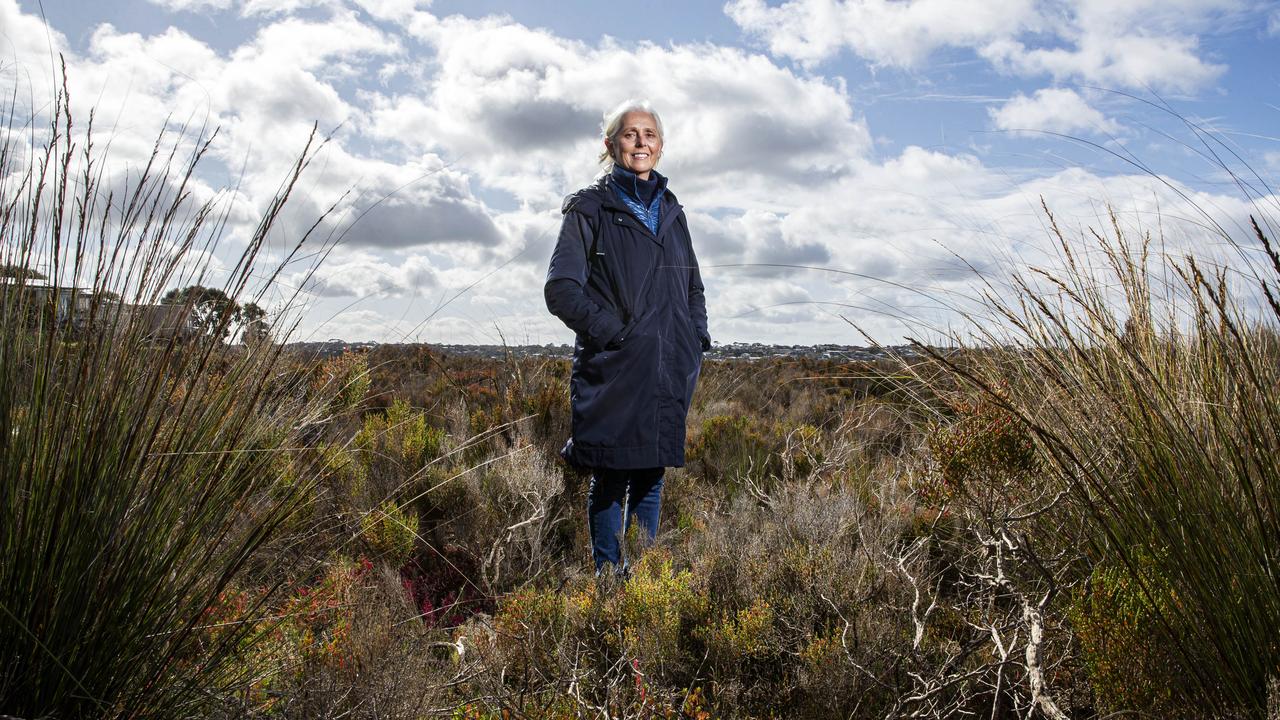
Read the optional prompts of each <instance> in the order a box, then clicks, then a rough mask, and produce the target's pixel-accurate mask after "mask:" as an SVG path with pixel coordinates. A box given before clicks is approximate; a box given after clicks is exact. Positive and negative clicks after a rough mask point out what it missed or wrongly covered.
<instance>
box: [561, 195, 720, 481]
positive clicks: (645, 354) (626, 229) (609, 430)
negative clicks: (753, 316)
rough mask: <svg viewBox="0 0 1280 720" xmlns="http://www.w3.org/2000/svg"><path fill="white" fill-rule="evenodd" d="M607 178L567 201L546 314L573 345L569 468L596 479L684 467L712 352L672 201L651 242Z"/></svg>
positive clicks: (685, 237) (684, 232)
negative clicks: (597, 473) (688, 427)
mask: <svg viewBox="0 0 1280 720" xmlns="http://www.w3.org/2000/svg"><path fill="white" fill-rule="evenodd" d="M611 182H612V178H611V177H610V176H608V175H606V176H604V177H603V178H601V179H600V181H599V182H598V183H596V184H595V185H592V186H591V187H588V188H585V189H583V190H580V191H578V192H577V193H574V194H573V195H570V196H569V197H568V198H566V199H565V201H564V206H563V208H562V211H563V213H564V223H563V225H561V228H560V237H559V239H558V240H557V242H556V248H555V251H554V252H553V253H552V255H551V267H550V270H549V271H548V273H547V284H546V288H545V295H546V300H547V308H548V309H549V310H550V311H551V312H552V313H553V314H555V315H556V316H557V317H559V318H560V319H561V320H563V321H564V323H565V324H566V325H568V326H569V327H570V328H571V329H573V331H574V332H576V333H577V342H576V344H575V347H574V353H573V376H572V379H571V380H570V387H569V393H570V403H571V405H572V408H573V437H572V438H571V439H570V440H569V442H568V444H566V446H565V450H564V453H563V454H564V456H565V458H566V459H567V460H568V461H569V462H571V463H573V464H575V465H580V466H584V467H590V468H614V469H619V470H623V469H637V468H656V467H680V466H682V465H684V439H685V417H686V416H687V415H688V412H689V403H690V401H691V400H692V398H693V390H694V386H695V385H696V384H697V382H698V372H699V370H701V368H702V353H703V351H705V350H706V349H709V348H710V345H711V339H710V335H709V334H708V332H707V306H706V301H705V299H704V298H703V286H702V276H701V275H700V274H699V272H698V260H697V258H696V257H695V256H694V253H693V244H692V242H691V241H690V238H689V228H688V223H687V221H686V220H685V217H684V211H683V209H682V208H681V207H680V204H679V203H678V202H677V201H676V198H675V195H673V194H671V193H670V192H669V191H665V190H664V192H663V195H662V203H661V213H660V217H661V224H660V225H659V226H658V232H657V233H656V234H654V233H653V232H650V231H649V228H647V227H645V225H644V223H642V222H640V221H639V220H638V219H637V218H636V217H635V216H634V215H633V214H632V213H631V211H629V210H628V209H627V207H626V205H624V204H623V203H622V202H621V201H620V200H619V199H618V197H617V196H616V195H615V193H614V190H613V188H611V187H610V183H611Z"/></svg>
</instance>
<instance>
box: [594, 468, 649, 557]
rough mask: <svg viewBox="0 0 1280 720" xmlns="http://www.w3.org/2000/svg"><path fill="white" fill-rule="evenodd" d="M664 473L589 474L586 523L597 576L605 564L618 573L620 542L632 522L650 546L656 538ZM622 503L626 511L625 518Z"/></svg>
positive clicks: (606, 471) (605, 471) (598, 470)
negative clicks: (588, 528)
mask: <svg viewBox="0 0 1280 720" xmlns="http://www.w3.org/2000/svg"><path fill="white" fill-rule="evenodd" d="M663 470H664V468H650V469H645V470H610V469H607V468H596V470H595V471H594V472H593V473H592V474H591V490H590V492H589V493H588V494H587V522H588V524H589V525H590V526H591V557H592V558H593V559H594V560H595V561H596V572H597V573H599V572H600V569H601V568H603V567H604V564H605V563H612V564H613V566H614V567H615V568H618V569H619V570H621V569H622V568H623V567H624V561H625V558H623V556H622V555H623V553H622V541H621V539H622V536H623V535H625V534H626V532H627V528H629V527H631V523H632V522H633V521H634V522H637V523H639V524H640V527H641V529H642V530H643V531H644V533H645V535H646V536H647V538H648V540H649V541H650V542H652V541H653V540H654V538H656V537H657V536H658V513H659V511H660V510H661V509H662V473H663ZM623 503H625V504H626V507H627V511H626V515H625V517H624V516H623V512H622V506H623Z"/></svg>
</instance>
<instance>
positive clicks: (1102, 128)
mask: <svg viewBox="0 0 1280 720" xmlns="http://www.w3.org/2000/svg"><path fill="white" fill-rule="evenodd" d="M988 112H989V114H990V116H991V120H992V122H993V123H995V126H996V127H997V128H999V129H1001V130H1011V131H1029V132H1034V131H1045V132H1053V133H1063V134H1071V133H1078V132H1086V133H1093V134H1098V133H1101V134H1108V135H1112V134H1115V133H1117V132H1119V130H1120V128H1119V126H1118V125H1117V124H1116V123H1114V122H1112V121H1111V120H1109V119H1107V117H1106V116H1105V115H1103V114H1102V113H1101V112H1099V111H1098V110H1097V109H1095V108H1094V107H1093V106H1091V105H1089V103H1088V102H1087V101H1086V100H1085V99H1084V98H1082V97H1080V94H1079V93H1077V92H1076V91H1075V90H1070V89H1068V88H1045V89H1043V90H1037V91H1036V93H1035V95H1033V96H1032V97H1027V96H1026V95H1021V94H1019V95H1017V96H1015V97H1013V98H1012V99H1011V100H1009V101H1008V102H1007V103H1005V104H1004V105H1002V106H1000V107H999V108H991V109H989V110H988Z"/></svg>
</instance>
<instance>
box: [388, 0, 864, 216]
mask: <svg viewBox="0 0 1280 720" xmlns="http://www.w3.org/2000/svg"><path fill="white" fill-rule="evenodd" d="M417 27H419V28H420V32H421V34H422V36H423V38H425V39H426V40H427V41H428V42H430V43H431V44H432V46H433V47H434V48H435V49H436V52H437V56H436V66H437V67H436V72H435V73H434V75H433V76H432V78H431V84H430V87H429V88H426V89H425V91H424V92H421V93H413V94H402V95H398V96H395V97H391V98H385V99H382V100H381V101H379V102H376V103H375V105H374V107H373V109H372V119H373V126H372V129H371V132H372V134H373V135H374V136H376V137H378V138H380V139H393V140H396V141H398V142H402V143H404V144H406V145H407V146H409V147H411V148H418V149H429V150H432V151H436V152H439V151H440V150H441V149H445V150H448V151H449V153H448V155H447V156H448V157H451V158H452V157H457V158H460V159H462V160H463V161H465V162H466V163H467V164H468V165H469V166H471V167H474V168H476V170H477V173H478V175H479V176H480V177H481V178H483V179H484V181H485V182H487V183H490V184H492V185H493V186H495V187H499V188H501V189H503V190H505V191H507V192H509V193H511V194H513V195H515V196H516V197H517V198H519V199H520V200H523V201H527V202H537V203H551V202H555V201H557V200H558V197H559V196H560V195H561V194H563V193H564V192H566V191H567V190H569V189H573V188H574V187H577V186H579V185H581V184H583V183H584V182H585V181H586V180H587V179H589V178H590V177H591V176H592V175H593V174H594V173H595V172H596V170H597V166H596V165H595V156H596V154H597V153H598V152H599V151H598V145H599V142H600V141H599V139H598V136H599V125H600V121H601V111H602V109H604V108H609V107H612V106H614V105H615V104H616V103H617V102H619V101H620V100H622V99H624V98H626V97H631V96H647V97H649V98H650V99H651V100H652V101H653V102H654V103H655V105H656V107H658V109H659V110H660V111H661V112H662V113H663V115H664V117H665V118H667V122H666V125H667V138H666V143H667V152H666V159H665V161H664V164H663V166H662V168H661V169H662V170H663V171H669V172H672V173H680V174H684V175H690V174H692V175H694V176H701V177H704V178H706V179H708V180H711V179H712V178H713V177H714V175H715V174H716V173H724V174H728V173H737V172H748V173H750V172H759V173H762V174H766V175H772V174H774V173H807V172H832V171H836V170H839V169H840V168H841V167H842V166H844V165H846V164H847V163H848V161H849V159H850V158H853V157H857V156H859V155H860V154H862V153H864V152H865V151H866V149H867V148H868V147H869V145H870V136H869V133H868V132H867V129H866V126H865V123H863V122H862V121H861V120H860V119H859V118H857V117H856V116H855V115H854V114H853V112H852V111H851V108H850V100H849V98H848V96H847V94H846V93H845V91H844V90H843V88H842V87H841V86H839V85H837V84H834V83H830V82H826V81H823V80H821V79H817V78H808V77H800V76H797V75H796V74H794V73H792V72H791V71H789V70H786V69H784V68H781V67H778V66H777V65H775V64H773V63H771V62H770V61H769V60H768V59H766V58H764V57H762V56H759V55H750V54H747V53H745V52H743V51H741V50H737V49H732V48H724V47H716V46H710V45H693V46H674V47H669V48H662V47H657V46H653V45H647V44H641V45H640V46H638V47H627V48H624V47H621V46H618V45H617V44H615V43H612V42H609V41H606V42H604V43H602V44H601V45H599V46H589V45H586V44H583V43H580V42H575V41H570V40H565V39H562V38H557V37H555V36H553V35H551V34H549V33H547V32H545V31H540V30H532V29H529V28H526V27H524V26H522V25H519V24H516V23H514V22H512V21H510V20H507V19H502V18H489V19H484V20H469V19H466V18H460V17H450V18H446V19H445V20H443V21H440V22H439V23H435V24H432V23H425V22H418V23H417ZM832 138H840V139H841V141H842V148H841V152H839V153H832V152H831V142H832Z"/></svg>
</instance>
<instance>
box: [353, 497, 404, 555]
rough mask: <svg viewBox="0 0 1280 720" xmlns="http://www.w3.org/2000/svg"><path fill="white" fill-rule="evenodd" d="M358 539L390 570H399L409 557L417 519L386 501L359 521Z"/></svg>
mask: <svg viewBox="0 0 1280 720" xmlns="http://www.w3.org/2000/svg"><path fill="white" fill-rule="evenodd" d="M360 538H361V539H362V540H364V543H365V545H368V546H369V549H370V550H372V551H373V552H374V553H376V554H377V555H378V556H379V557H381V558H382V559H383V560H384V561H386V562H387V563H388V564H390V565H391V566H392V567H396V568H398V567H401V566H402V565H404V564H405V563H406V562H408V560H409V558H410V557H412V556H413V549H414V546H415V545H416V543H417V541H418V516H417V515H416V514H414V513H413V512H412V511H406V510H404V509H403V508H401V507H399V506H398V505H396V504H395V503H394V502H391V501H390V500H388V501H387V502H384V503H383V504H382V506H381V507H379V508H378V509H376V510H370V511H369V512H367V513H365V514H364V515H363V516H362V517H361V518H360Z"/></svg>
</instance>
